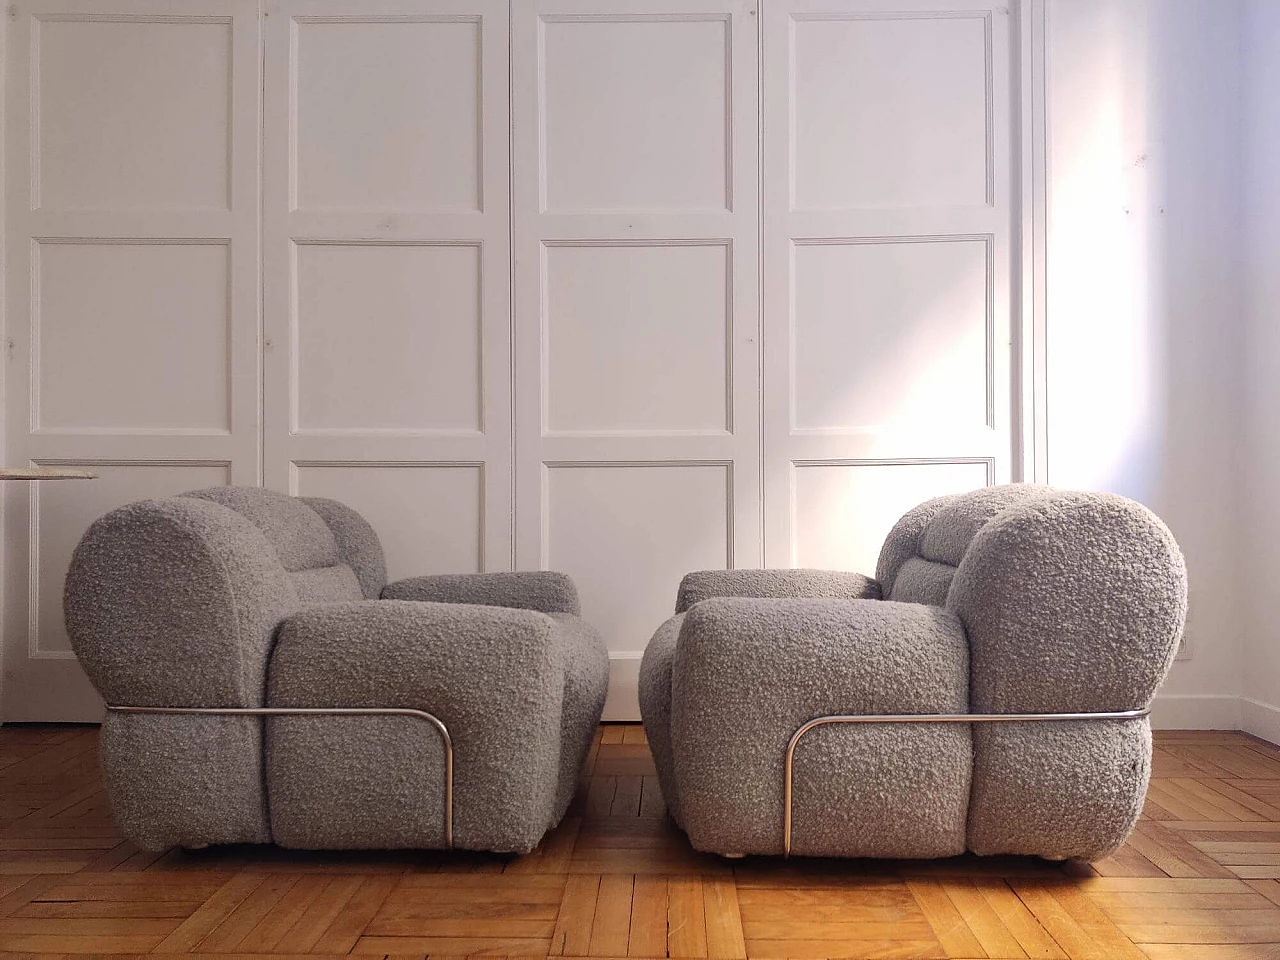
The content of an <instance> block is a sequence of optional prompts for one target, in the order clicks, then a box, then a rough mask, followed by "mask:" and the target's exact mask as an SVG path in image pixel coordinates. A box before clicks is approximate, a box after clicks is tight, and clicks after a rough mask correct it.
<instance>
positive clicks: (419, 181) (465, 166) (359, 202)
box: [293, 19, 481, 210]
mask: <svg viewBox="0 0 1280 960" xmlns="http://www.w3.org/2000/svg"><path fill="white" fill-rule="evenodd" d="M295 30H296V31H297V64H296V74H295V79H294V85H295V89H294V91H293V92H294V97H295V106H296V110H297V144H296V147H297V168H296V171H295V174H296V177H297V202H298V206H299V207H300V208H302V209H307V208H345V209H366V210H369V209H375V210H376V209H387V210H431V209H465V210H475V209H479V207H480V204H481V194H480V189H481V181H480V157H481V153H480V130H481V123H480V116H481V106H480V23H479V21H478V20H468V19H459V20H438V21H437V20H430V21H423V22H402V21H394V22H388V23H361V22H338V23H323V22H322V23H315V22H307V21H301V22H298V23H297V24H296V25H295Z"/></svg>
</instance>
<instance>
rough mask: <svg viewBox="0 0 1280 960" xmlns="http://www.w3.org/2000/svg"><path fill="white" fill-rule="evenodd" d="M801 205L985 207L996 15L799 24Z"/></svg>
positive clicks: (796, 112) (795, 182)
mask: <svg viewBox="0 0 1280 960" xmlns="http://www.w3.org/2000/svg"><path fill="white" fill-rule="evenodd" d="M792 58H793V60H792V66H791V69H792V76H791V83H792V91H791V95H792V104H793V116H792V136H793V138H794V139H793V143H792V156H793V164H794V169H793V170H792V190H793V194H792V196H793V201H794V204H795V206H796V207H797V208H800V209H830V208H851V207H911V206H941V205H950V204H983V203H986V202H987V164H988V149H987V136H988V131H987V95H988V90H987V21H986V20H985V19H984V18H983V17H982V16H980V15H979V16H968V17H916V16H912V17H902V18H892V17H883V18H880V17H874V18H862V17H859V18H850V19H826V18H819V19H807V18H806V19H797V20H796V21H795V22H794V23H793V25H792Z"/></svg>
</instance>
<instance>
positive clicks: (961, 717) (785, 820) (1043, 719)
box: [782, 707, 1151, 857]
mask: <svg viewBox="0 0 1280 960" xmlns="http://www.w3.org/2000/svg"><path fill="white" fill-rule="evenodd" d="M1150 713H1151V708H1150V707H1143V708H1142V709H1140V710H1113V711H1110V712H1101V713H888V714H834V715H832V716H827V717H814V718H813V719H812V720H810V721H809V722H808V723H806V724H804V725H803V726H801V727H800V729H799V730H797V731H796V732H795V733H793V734H792V735H791V740H790V742H788V743H787V755H786V763H785V764H784V768H783V781H782V855H783V856H784V857H789V856H791V797H792V769H793V763H794V761H795V753H796V746H797V745H798V744H799V743H800V740H801V738H803V737H804V735H805V734H806V733H808V732H809V731H810V730H813V729H814V728H816V727H823V726H826V725H828V724H835V723H1047V722H1053V721H1070V720H1140V719H1142V718H1143V717H1145V716H1149V715H1150Z"/></svg>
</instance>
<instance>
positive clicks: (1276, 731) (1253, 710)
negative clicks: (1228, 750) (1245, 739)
mask: <svg viewBox="0 0 1280 960" xmlns="http://www.w3.org/2000/svg"><path fill="white" fill-rule="evenodd" d="M1240 708H1241V709H1240V714H1241V717H1240V719H1241V723H1240V729H1241V730H1243V731H1244V732H1245V733H1252V734H1253V735H1254V736H1255V737H1261V738H1262V739H1263V740H1267V741H1269V742H1270V743H1280V707H1277V706H1276V705H1275V704H1271V703H1264V702H1263V701H1261V700H1255V699H1253V697H1241V698H1240Z"/></svg>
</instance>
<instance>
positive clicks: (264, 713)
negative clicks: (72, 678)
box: [107, 704, 453, 849]
mask: <svg viewBox="0 0 1280 960" xmlns="http://www.w3.org/2000/svg"><path fill="white" fill-rule="evenodd" d="M107 710H108V711H109V712H111V713H141V714H177V715H186V714H195V715H203V716H249V717H316V716H322V717H325V716H334V717H388V716H389V717H413V718H414V719H417V720H425V721H426V722H427V723H429V724H431V725H432V726H433V727H435V728H436V732H437V733H439V734H440V742H441V745H442V746H443V747H444V844H445V847H446V848H447V849H452V848H453V738H452V737H450V736H449V728H448V727H446V726H445V725H444V722H443V721H441V720H440V718H439V717H437V716H435V715H434V714H431V713H428V712H427V711H425V710H412V709H409V708H407V707H133V706H121V705H116V704H107Z"/></svg>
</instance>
